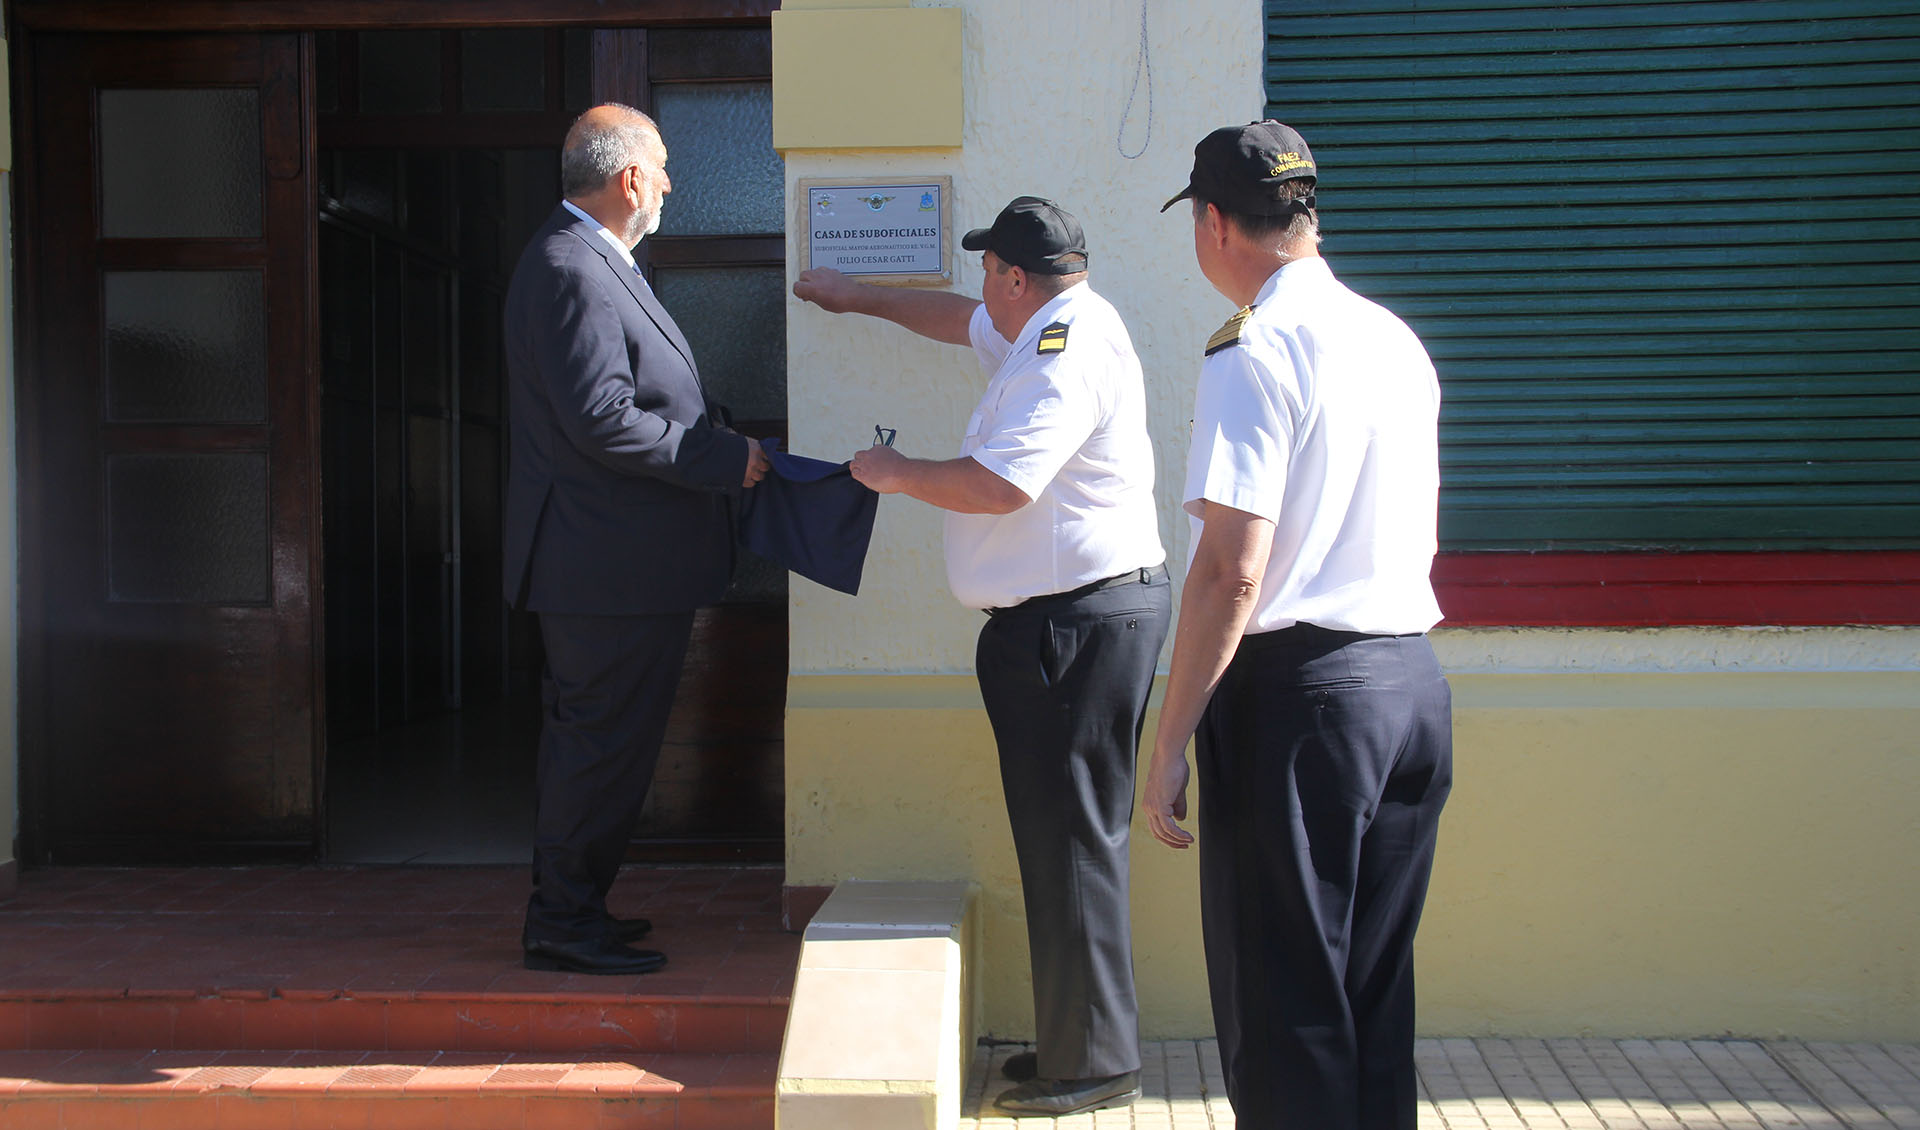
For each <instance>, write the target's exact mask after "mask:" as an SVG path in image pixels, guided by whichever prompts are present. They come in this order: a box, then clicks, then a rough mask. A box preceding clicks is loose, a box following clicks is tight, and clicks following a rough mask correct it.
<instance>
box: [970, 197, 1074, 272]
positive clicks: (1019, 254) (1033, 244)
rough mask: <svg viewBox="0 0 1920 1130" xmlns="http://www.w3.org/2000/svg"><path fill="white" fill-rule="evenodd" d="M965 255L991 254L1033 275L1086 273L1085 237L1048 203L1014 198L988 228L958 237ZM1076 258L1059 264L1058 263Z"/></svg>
mask: <svg viewBox="0 0 1920 1130" xmlns="http://www.w3.org/2000/svg"><path fill="white" fill-rule="evenodd" d="M960 246H962V247H964V248H966V249H967V250H968V251H991V252H993V253H994V254H995V255H998V256H999V257H1000V258H1001V259H1002V260H1003V261H1005V262H1008V263H1011V264H1013V265H1014V266H1016V267H1019V268H1021V269H1023V270H1026V271H1031V272H1032V273H1034V274H1036V275H1071V274H1074V273H1075V272H1077V271H1084V270H1086V269H1087V235H1086V233H1085V232H1083V231H1081V230H1080V221H1079V220H1076V219H1074V218H1073V214H1072V213H1070V212H1068V211H1067V210H1066V209H1064V208H1062V207H1060V205H1058V204H1055V203H1054V202H1053V201H1051V200H1042V199H1040V198H1039V197H1038V196H1016V197H1014V199H1013V203H1011V204H1009V205H1007V206H1006V207H1005V208H1002V209H1000V214H999V215H998V216H995V217H994V218H993V226H992V227H990V228H975V229H973V230H972V231H970V232H968V233H967V234H966V235H964V236H961V237H960ZM1076 255H1077V256H1079V258H1078V259H1077V260H1073V261H1070V262H1066V263H1062V262H1060V260H1061V259H1063V258H1067V257H1069V256H1076Z"/></svg>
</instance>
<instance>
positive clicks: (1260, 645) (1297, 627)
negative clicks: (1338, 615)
mask: <svg viewBox="0 0 1920 1130" xmlns="http://www.w3.org/2000/svg"><path fill="white" fill-rule="evenodd" d="M1424 635H1426V633H1425V632H1400V633H1389V632H1348V631H1343V630H1342V629H1339V628H1323V627H1321V626H1320V625H1318V624H1309V623H1307V622H1306V621H1305V620H1300V621H1296V622H1295V623H1292V624H1289V625H1287V626H1286V627H1284V628H1276V629H1274V630H1273V631H1271V632H1252V633H1249V634H1247V635H1244V636H1242V637H1240V647H1239V650H1241V651H1263V650H1266V649H1267V648H1274V647H1312V646H1315V645H1331V646H1335V647H1338V646H1341V645H1343V644H1349V643H1354V642H1357V641H1359V640H1391V639H1406V638H1409V637H1412V636H1424Z"/></svg>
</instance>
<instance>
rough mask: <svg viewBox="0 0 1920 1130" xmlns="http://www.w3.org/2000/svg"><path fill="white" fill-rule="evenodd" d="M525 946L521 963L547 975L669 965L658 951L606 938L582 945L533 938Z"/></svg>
mask: <svg viewBox="0 0 1920 1130" xmlns="http://www.w3.org/2000/svg"><path fill="white" fill-rule="evenodd" d="M526 946H527V956H526V959H525V961H524V962H523V963H522V964H524V965H525V966H526V967H527V968H528V969H538V970H541V971H543V972H548V973H606V974H615V975H617V974H624V973H652V972H653V971H654V970H656V969H659V968H660V967H662V966H664V965H666V963H667V955H666V954H664V953H661V952H659V951H658V950H637V949H633V948H631V947H629V946H624V945H621V944H620V943H619V942H616V941H614V940H613V939H612V938H607V937H600V938H589V939H587V940H586V941H581V942H542V941H538V940H532V939H530V940H528V942H527V943H526Z"/></svg>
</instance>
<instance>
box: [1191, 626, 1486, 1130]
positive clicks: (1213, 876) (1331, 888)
mask: <svg viewBox="0 0 1920 1130" xmlns="http://www.w3.org/2000/svg"><path fill="white" fill-rule="evenodd" d="M1196 737H1197V757H1196V761H1197V762H1198V767H1199V785H1200V797H1199V815H1200V896H1201V922H1202V925H1203V930H1204V933H1205V938H1206V953H1207V979H1208V983H1209V985H1210V988H1211V993H1212V998H1213V1014H1214V1027H1215V1029H1216V1030H1217V1032H1218V1034H1219V1037H1220V1058H1221V1060H1222V1063H1223V1066H1224V1067H1225V1069H1226V1078H1227V1097H1228V1099H1229V1100H1230V1101H1231V1102H1232V1104H1233V1110H1234V1116H1235V1118H1236V1120H1237V1123H1238V1125H1239V1126H1240V1127H1242V1130H1296V1128H1298V1130H1414V1126H1415V1124H1416V1114H1415V1107H1416V1096H1417V1083H1416V1081H1415V1076H1414V1066H1413V1021H1414V999H1413V935H1414V930H1415V928H1416V927H1417V926H1418V925H1419V922H1420V911H1421V907H1422V904H1423V903H1424V901H1425V899H1426V891H1427V879H1428V876H1429V875H1430V874H1431V872H1432V869H1433V852H1434V842H1435V835H1436V833H1437V831H1438V827H1439V821H1440V809H1441V807H1442V806H1443V805H1444V804H1445V803H1446V799H1447V791H1448V789H1449V788H1450V787H1451V785H1452V781H1453V724H1452V705H1451V695H1450V692H1449V690H1448V687H1447V682H1446V679H1445V678H1444V677H1443V676H1442V675H1441V673H1440V668H1439V664H1438V662H1437V661H1436V660H1435V659H1434V655H1433V648H1432V647H1431V646H1430V645H1429V644H1428V642H1427V639H1426V637H1425V636H1362V635H1357V634H1353V633H1344V632H1333V631H1328V630H1325V629H1321V628H1316V627H1313V626H1311V625H1300V626H1297V627H1294V628H1287V629H1282V630H1280V631H1277V632H1270V633H1263V634H1260V635H1253V636H1248V637H1246V638H1245V639H1244V640H1242V641H1241V644H1240V648H1239V651H1238V653H1237V654H1236V655H1235V657H1234V660H1233V662H1232V663H1231V664H1230V665H1229V666H1228V668H1227V671H1226V674H1225V676H1224V677H1223V678H1222V679H1221V682H1220V686H1219V688H1218V689H1217V690H1216V691H1215V692H1214V695H1213V699H1212V702H1211V703H1210V704H1209V705H1208V707H1207V711H1206V715H1205V717H1204V718H1203V719H1202V722H1201V725H1200V729H1199V732H1198V734H1197V735H1196Z"/></svg>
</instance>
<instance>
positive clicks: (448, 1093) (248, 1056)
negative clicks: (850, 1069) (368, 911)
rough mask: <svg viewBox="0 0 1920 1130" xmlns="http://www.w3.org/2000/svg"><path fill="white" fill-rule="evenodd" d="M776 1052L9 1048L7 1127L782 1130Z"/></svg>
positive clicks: (1, 1113) (1, 1058) (1, 1062)
mask: <svg viewBox="0 0 1920 1130" xmlns="http://www.w3.org/2000/svg"><path fill="white" fill-rule="evenodd" d="M777 1064H778V1056H777V1055H773V1054H767V1053H757V1054H735V1055H656V1056H619V1057H610V1058H605V1059H602V1060H600V1061H595V1062H578V1061H574V1060H554V1059H549V1058H543V1057H541V1056H538V1055H531V1054H510V1055H485V1054H479V1053H473V1052H442V1053H435V1052H427V1053H425V1054H420V1055H396V1054H393V1053H391V1052H352V1051H320V1052H313V1051H305V1052H259V1051H254V1052H193V1051H160V1052H146V1051H92V1052H88V1051H33V1052H0V1126H5V1127H10V1128H11V1127H40V1126H48V1127H77V1126H115V1127H139V1128H140V1130H171V1128H184V1127H192V1128H194V1130H230V1128H231V1130H239V1128H245V1130H253V1128H257V1127H266V1126H273V1127H301V1128H306V1127H329V1128H330V1127H354V1128H356V1130H364V1128H366V1127H370V1126H377V1127H380V1128H381V1130H442V1128H444V1130H492V1128H496V1127H497V1128H500V1130H508V1128H512V1130H520V1128H522V1127H525V1128H532V1130H542V1128H552V1130H561V1128H574V1127H583V1128H595V1130H611V1128H615V1127H619V1128H623V1130H624V1128H634V1130H771V1128H772V1126H773V1123H774V1116H773V1108H774V1077H775V1074H776V1072H777V1070H778V1066H777Z"/></svg>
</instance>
